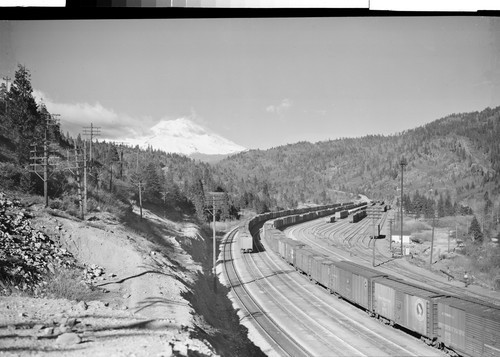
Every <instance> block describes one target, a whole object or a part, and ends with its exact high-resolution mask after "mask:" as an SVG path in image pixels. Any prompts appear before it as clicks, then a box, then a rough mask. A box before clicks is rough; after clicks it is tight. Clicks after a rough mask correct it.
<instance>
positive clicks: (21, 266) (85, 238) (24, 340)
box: [0, 197, 217, 356]
mask: <svg viewBox="0 0 500 357" xmlns="http://www.w3.org/2000/svg"><path fill="white" fill-rule="evenodd" d="M1 202H2V212H1V215H0V216H1V220H0V222H1V223H0V224H1V226H0V231H1V232H2V233H1V234H2V239H1V240H0V241H1V244H2V247H1V248H2V252H3V255H2V256H1V259H2V261H1V268H2V281H4V283H2V288H3V291H2V294H1V295H3V296H0V338H1V340H2V344H1V346H0V354H2V355H3V354H5V355H19V354H22V355H24V354H39V353H42V352H43V353H46V354H49V355H56V356H68V355H69V356H71V355H75V356H88V355H96V356H122V355H123V356H131V355H135V356H169V355H184V356H187V355H188V354H189V355H201V356H214V355H217V353H216V352H215V351H214V348H213V347H212V346H211V345H210V343H209V342H207V341H206V340H203V339H196V338H193V337H192V336H193V335H195V333H194V331H195V330H196V333H197V334H199V329H200V328H203V326H201V327H200V324H199V322H195V317H196V313H195V311H194V310H193V308H192V307H191V305H190V303H189V301H187V300H186V299H184V298H183V295H184V294H185V293H186V292H187V291H189V286H190V285H192V283H193V282H194V278H195V276H196V274H197V273H196V272H197V271H198V269H199V267H198V266H197V263H195V262H194V261H193V260H192V259H191V257H190V256H189V255H188V254H187V253H186V252H185V251H184V250H183V249H182V248H181V247H180V245H179V244H178V243H177V241H176V235H178V236H182V237H183V239H195V240H196V239H201V238H200V235H199V234H197V229H196V227H195V226H193V225H192V224H189V223H183V224H177V223H174V222H169V221H166V220H163V219H162V221H163V222H161V223H162V227H163V228H162V229H163V231H162V232H163V236H162V237H161V239H162V240H163V242H161V241H158V239H157V238H158V237H156V240H153V239H151V237H149V240H148V239H147V238H144V237H143V236H141V235H140V234H138V233H136V232H134V231H132V230H130V229H127V228H125V227H124V226H122V225H120V224H118V222H116V221H114V220H113V217H111V216H109V215H106V214H99V215H96V216H93V217H90V218H89V219H87V220H86V221H80V220H75V219H73V218H70V217H65V216H64V214H63V213H62V212H57V211H51V210H45V209H42V208H41V207H37V206H32V207H29V208H28V207H23V206H22V204H21V203H20V202H19V201H15V200H9V199H7V198H5V197H2V201H1ZM158 219H160V218H158ZM151 224H153V223H152V222H151ZM63 267H64V269H66V270H69V269H70V268H71V269H72V271H73V272H76V273H75V274H74V275H72V276H71V277H73V278H75V277H78V278H77V279H81V280H82V281H83V282H82V283H81V285H78V286H80V287H81V289H82V291H83V290H84V289H89V291H91V292H92V294H89V295H85V296H84V298H80V297H78V298H77V300H79V301H77V300H69V299H60V298H53V296H55V295H54V289H52V290H50V289H49V290H47V289H45V288H44V287H47V286H51V287H53V286H54V285H57V284H55V283H56V282H59V283H60V285H61V284H62V285H61V286H60V289H61V290H66V292H67V290H70V289H72V288H74V286H73V285H71V284H70V283H69V282H67V281H66V280H65V279H67V277H65V276H64V275H62V274H59V273H60V271H65V270H63ZM6 274H10V275H9V276H10V277H11V279H10V280H9V279H5V277H6ZM12 277H20V278H19V279H18V280H13V279H12ZM56 280H57V281H56ZM74 283H75V284H80V283H79V282H74ZM65 284H66V285H65ZM89 286H90V287H91V288H92V289H90V287H89ZM78 289H80V288H78ZM61 293H62V294H64V293H65V292H64V291H63V292H61ZM34 294H36V295H38V296H41V297H38V298H35V297H33V295H34ZM90 299H91V300H90ZM198 320H199V318H198Z"/></svg>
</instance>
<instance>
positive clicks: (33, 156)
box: [30, 114, 59, 208]
mask: <svg viewBox="0 0 500 357" xmlns="http://www.w3.org/2000/svg"><path fill="white" fill-rule="evenodd" d="M56 116H59V114H52V115H49V116H47V117H46V118H45V129H44V136H43V156H38V152H37V149H36V146H37V145H36V144H35V143H33V144H31V146H33V150H31V151H30V160H33V162H32V163H31V164H30V171H31V172H34V173H35V174H36V175H37V176H38V177H39V178H40V179H41V180H42V181H43V197H44V201H45V208H47V207H48V206H49V190H48V181H49V165H50V163H49V154H50V152H49V138H48V131H49V126H50V125H56V124H57V122H58V119H56V118H53V117H56ZM39 160H41V162H40V161H39ZM37 166H42V168H43V177H42V176H41V175H40V173H39V172H38V169H37Z"/></svg>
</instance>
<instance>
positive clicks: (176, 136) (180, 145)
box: [125, 118, 247, 156]
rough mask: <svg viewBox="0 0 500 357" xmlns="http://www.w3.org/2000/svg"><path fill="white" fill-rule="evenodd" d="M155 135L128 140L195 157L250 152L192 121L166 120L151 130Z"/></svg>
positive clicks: (133, 143) (127, 140)
mask: <svg viewBox="0 0 500 357" xmlns="http://www.w3.org/2000/svg"><path fill="white" fill-rule="evenodd" d="M151 132H152V134H151V135H148V136H144V137H142V138H137V139H125V142H127V144H129V145H133V146H135V145H139V147H143V148H144V147H148V146H151V147H152V148H154V149H157V150H162V151H165V152H171V153H179V154H183V155H186V156H190V155H192V154H204V155H230V154H235V153H237V152H241V151H244V150H247V149H246V148H245V147H243V146H241V145H238V144H236V143H234V142H232V141H231V140H229V139H226V138H224V137H222V136H221V135H219V134H216V133H214V132H211V131H210V130H208V129H206V128H204V127H203V126H201V125H199V124H197V123H195V122H193V121H192V120H190V119H188V118H178V119H174V120H162V121H160V122H159V123H157V124H156V125H155V126H153V127H152V128H151Z"/></svg>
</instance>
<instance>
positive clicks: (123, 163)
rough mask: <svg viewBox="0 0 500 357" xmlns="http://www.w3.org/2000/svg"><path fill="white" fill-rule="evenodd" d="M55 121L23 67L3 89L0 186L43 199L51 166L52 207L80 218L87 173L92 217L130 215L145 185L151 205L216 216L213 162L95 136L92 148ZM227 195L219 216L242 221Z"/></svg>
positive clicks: (0, 90) (145, 197)
mask: <svg viewBox="0 0 500 357" xmlns="http://www.w3.org/2000/svg"><path fill="white" fill-rule="evenodd" d="M56 119H57V117H56V115H54V114H51V113H49V112H48V110H47V108H46V107H45V106H44V105H43V103H37V102H36V101H35V99H34V97H33V88H32V85H31V78H30V72H29V70H28V69H27V68H26V67H24V66H22V65H19V66H18V70H17V71H16V73H15V78H14V80H13V82H12V83H11V85H10V86H9V88H7V86H6V85H5V83H2V85H1V86H0V189H12V190H17V191H20V192H23V193H27V194H35V195H42V196H43V194H44V187H43V186H44V165H45V164H47V174H48V177H47V186H48V197H49V205H50V207H52V208H59V209H62V210H65V211H67V212H68V213H70V214H72V215H74V216H81V215H82V213H83V212H82V211H83V208H82V207H83V206H84V204H83V202H82V201H85V200H84V180H85V176H86V182H87V200H86V210H85V212H84V213H85V214H91V213H92V212H93V211H97V210H108V211H111V212H113V213H116V214H118V216H122V217H124V216H126V215H127V214H128V213H130V212H131V207H132V206H131V202H134V201H135V202H136V203H139V188H140V189H141V191H140V193H141V197H140V199H141V201H142V203H143V204H144V205H150V206H151V205H153V206H156V207H157V208H158V209H161V210H169V211H170V214H177V215H181V214H183V213H187V214H196V215H197V216H198V217H199V218H200V219H202V220H209V219H211V218H210V217H211V216H210V213H209V211H207V210H205V204H206V202H205V201H206V196H207V193H208V192H211V191H223V189H222V188H221V187H218V186H217V185H216V183H215V182H214V180H213V179H212V176H211V173H210V167H209V166H208V164H206V163H202V162H196V161H195V160H192V159H190V158H188V157H186V156H183V155H178V154H172V153H165V152H163V151H159V150H153V149H152V148H148V149H146V150H143V149H140V148H139V147H138V146H136V147H128V146H124V145H121V144H119V143H112V142H104V141H98V140H96V138H95V137H94V139H93V140H92V144H91V142H90V140H89V136H88V135H87V136H86V137H83V138H82V135H83V134H84V131H85V130H84V129H83V128H82V133H81V134H82V135H81V134H78V136H77V137H76V138H74V137H71V136H70V135H69V134H68V133H66V134H63V133H61V129H60V123H58V122H57V120H56ZM61 119H62V120H64V118H61ZM90 124H91V123H88V125H89V126H90ZM87 133H88V131H87ZM97 139H98V138H97ZM45 141H46V142H47V148H46V150H47V155H46V157H47V159H45V153H44V150H45V149H44V142H45ZM45 160H46V161H45ZM85 169H86V170H85ZM85 171H86V172H85ZM225 197H226V200H225V201H224V205H222V207H221V209H220V210H219V212H218V215H222V216H225V217H226V218H228V217H235V216H236V215H237V210H236V209H235V208H234V206H233V207H232V201H230V199H229V195H227V194H226V195H225Z"/></svg>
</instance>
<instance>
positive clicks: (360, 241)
mask: <svg viewBox="0 0 500 357" xmlns="http://www.w3.org/2000/svg"><path fill="white" fill-rule="evenodd" d="M365 220H366V221H365ZM363 221H365V222H363ZM362 222H363V224H361V223H362ZM384 222H385V219H384ZM336 225H337V226H336ZM355 225H359V226H357V227H353V224H349V223H347V222H342V223H341V224H337V223H324V222H322V221H320V220H314V221H310V222H305V223H302V224H299V225H296V226H292V227H289V228H287V229H286V234H287V235H290V236H294V237H295V239H298V240H301V241H304V242H305V243H307V244H309V245H311V246H314V247H315V248H317V249H319V251H320V252H322V253H323V254H326V255H330V256H333V257H336V258H338V259H345V260H353V259H352V257H353V256H356V257H358V258H359V259H361V260H362V261H363V264H365V265H368V264H370V265H371V262H372V249H373V246H372V245H371V244H372V241H373V240H371V239H370V240H367V237H368V234H366V233H364V232H366V231H367V230H368V232H369V230H370V229H371V222H369V220H367V219H366V218H365V219H364V220H362V221H360V222H358V223H356V224H355ZM325 226H326V227H325ZM368 227H369V228H368ZM320 233H321V234H322V235H323V237H320V236H319V234H320ZM325 241H327V242H330V241H333V242H334V243H331V244H330V246H334V247H336V248H339V249H341V250H344V251H347V252H348V253H349V257H347V256H346V255H345V254H340V253H339V252H338V251H335V250H334V249H332V248H331V247H328V246H326V247H325V245H324V243H322V242H325ZM380 243H383V242H380ZM380 243H379V244H377V245H376V247H375V251H376V256H375V258H376V259H375V260H376V264H377V265H378V266H380V265H382V269H383V270H387V271H389V272H390V273H391V274H393V275H396V276H399V277H401V278H404V279H410V280H412V281H414V282H415V283H419V284H421V285H424V286H428V287H431V288H434V289H437V290H440V291H442V292H443V293H450V292H452V293H454V294H456V295H459V296H464V295H465V296H469V297H471V298H473V299H478V300H482V301H487V302H490V303H491V302H492V303H495V304H497V305H500V301H499V300H498V299H495V298H492V296H487V295H484V294H480V293H477V292H474V291H471V290H465V289H463V288H462V287H457V286H454V285H451V284H448V283H446V282H443V281H441V279H440V278H438V277H433V276H432V275H431V274H426V275H422V274H420V273H418V272H414V271H412V270H408V269H406V268H404V267H402V265H401V263H399V262H398V260H399V258H393V257H392V254H391V253H389V250H388V249H387V245H386V244H380ZM381 245H382V246H383V247H384V248H381ZM382 249H383V250H382ZM385 250H387V252H385Z"/></svg>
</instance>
